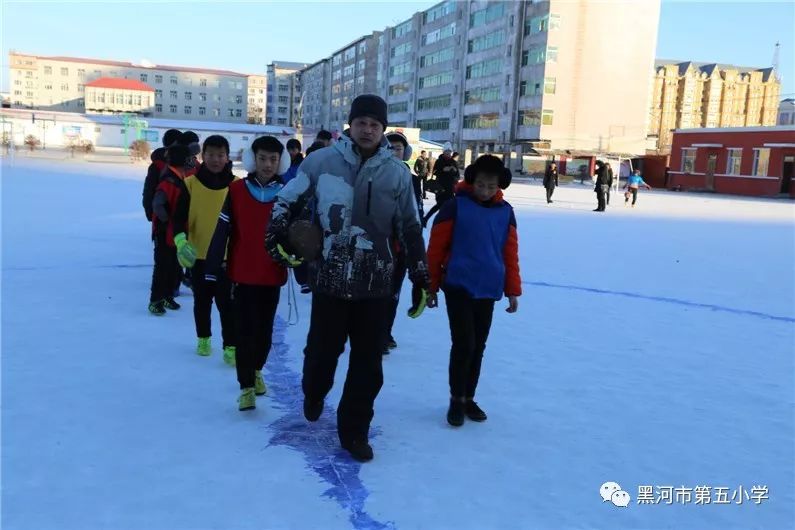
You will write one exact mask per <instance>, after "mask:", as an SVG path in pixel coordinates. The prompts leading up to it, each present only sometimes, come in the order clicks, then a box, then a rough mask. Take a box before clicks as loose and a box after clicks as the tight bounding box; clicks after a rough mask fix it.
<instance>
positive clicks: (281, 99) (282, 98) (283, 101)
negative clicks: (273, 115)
mask: <svg viewBox="0 0 795 530" xmlns="http://www.w3.org/2000/svg"><path fill="white" fill-rule="evenodd" d="M289 102H290V98H288V97H287V96H279V103H289Z"/></svg>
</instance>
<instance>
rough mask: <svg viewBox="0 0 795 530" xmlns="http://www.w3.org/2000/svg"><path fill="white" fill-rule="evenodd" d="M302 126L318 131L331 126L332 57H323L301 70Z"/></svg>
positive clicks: (303, 128) (306, 130)
mask: <svg viewBox="0 0 795 530" xmlns="http://www.w3.org/2000/svg"><path fill="white" fill-rule="evenodd" d="M301 88H302V95H301V97H302V99H301V127H302V130H303V131H304V132H310V133H311V132H317V131H319V130H320V129H323V128H329V127H330V121H329V110H330V107H331V97H330V93H331V59H321V60H320V61H318V62H316V63H314V64H312V65H309V66H307V67H306V69H304V70H303V71H302V72H301Z"/></svg>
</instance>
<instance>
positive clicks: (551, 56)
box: [547, 46, 558, 63]
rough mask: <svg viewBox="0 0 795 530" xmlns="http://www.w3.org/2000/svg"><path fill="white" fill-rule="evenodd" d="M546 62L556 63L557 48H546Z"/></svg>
mask: <svg viewBox="0 0 795 530" xmlns="http://www.w3.org/2000/svg"><path fill="white" fill-rule="evenodd" d="M547 61H549V62H550V63H556V62H558V47H557V46H550V47H548V48H547Z"/></svg>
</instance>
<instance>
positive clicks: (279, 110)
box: [278, 107, 287, 114]
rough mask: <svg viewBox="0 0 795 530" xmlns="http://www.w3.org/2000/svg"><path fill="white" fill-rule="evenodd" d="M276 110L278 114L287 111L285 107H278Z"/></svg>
mask: <svg viewBox="0 0 795 530" xmlns="http://www.w3.org/2000/svg"><path fill="white" fill-rule="evenodd" d="M278 112H279V114H286V113H287V107H279V108H278Z"/></svg>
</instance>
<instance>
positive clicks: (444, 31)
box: [422, 22, 455, 46]
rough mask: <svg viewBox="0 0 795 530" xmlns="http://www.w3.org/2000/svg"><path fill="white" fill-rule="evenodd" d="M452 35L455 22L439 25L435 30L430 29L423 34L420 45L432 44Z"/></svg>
mask: <svg viewBox="0 0 795 530" xmlns="http://www.w3.org/2000/svg"><path fill="white" fill-rule="evenodd" d="M453 35H455V22H451V23H449V24H448V25H446V26H444V27H441V28H439V29H437V30H434V31H431V32H429V33H426V34H425V35H423V36H422V45H423V46H426V45H428V44H433V43H434V42H439V41H441V40H444V39H448V38H450V37H452V36H453Z"/></svg>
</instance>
